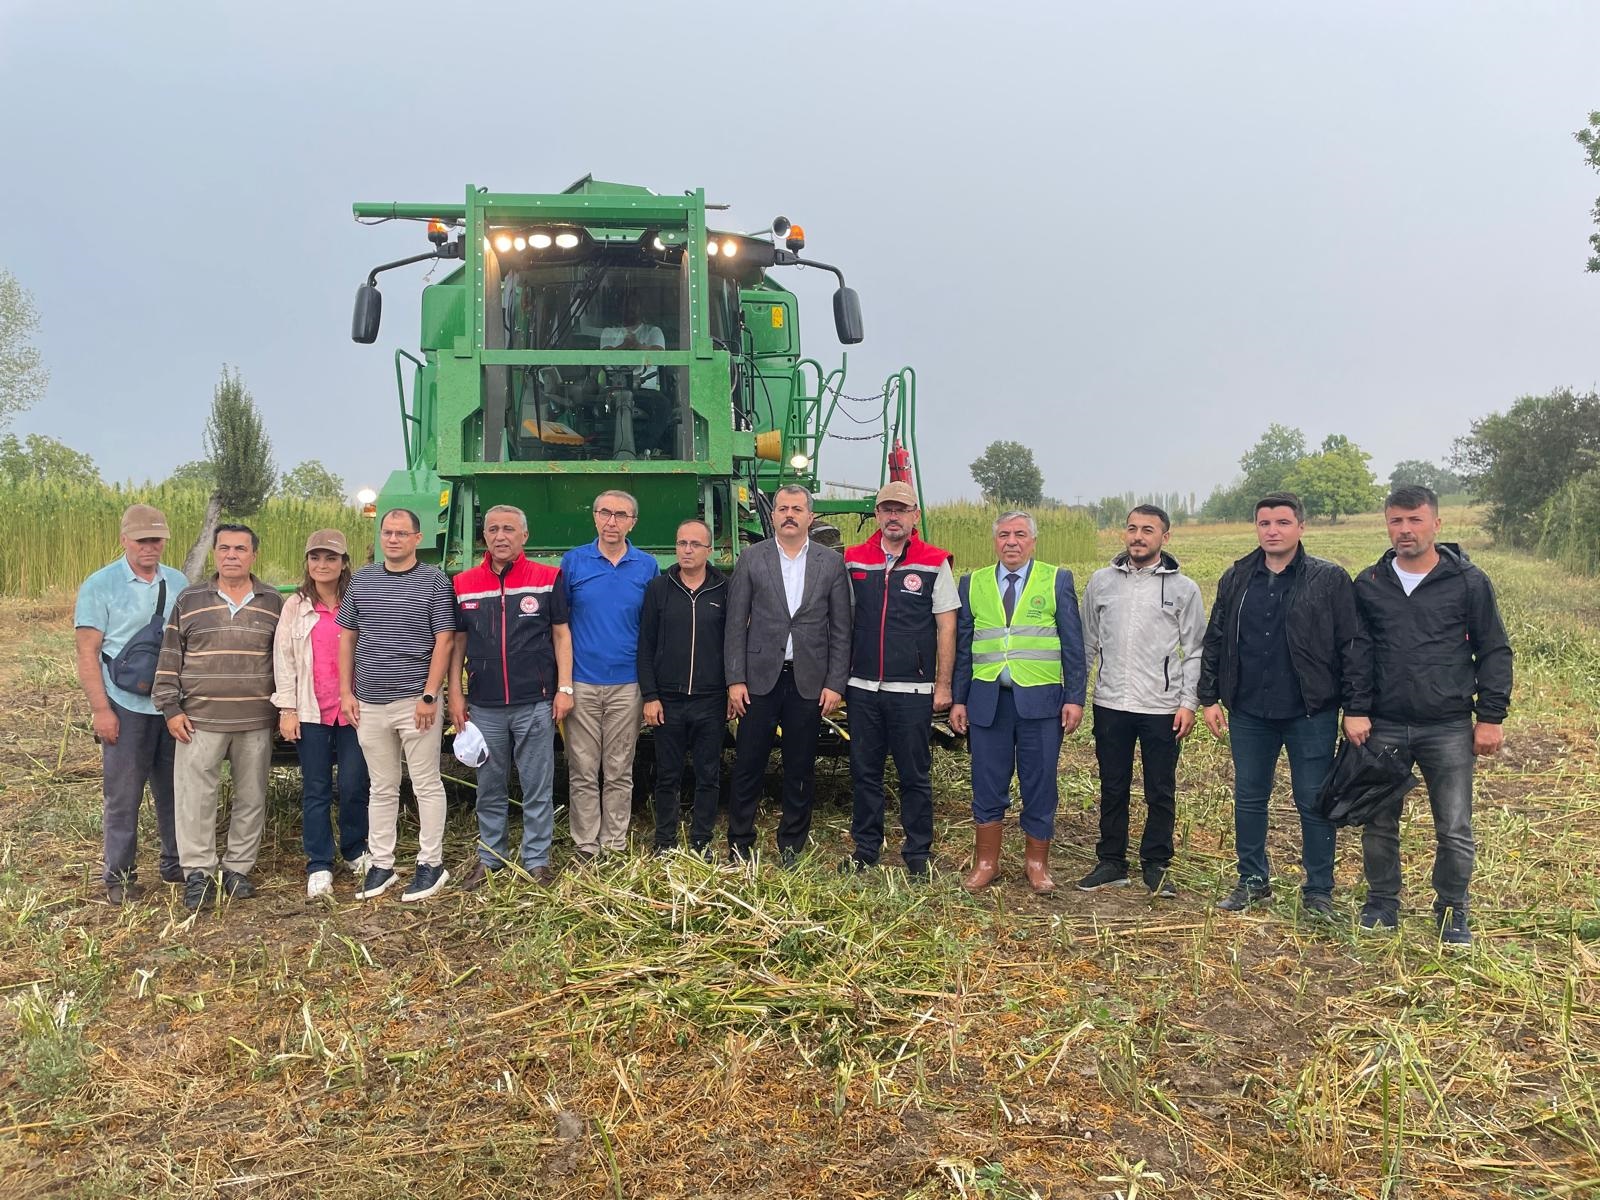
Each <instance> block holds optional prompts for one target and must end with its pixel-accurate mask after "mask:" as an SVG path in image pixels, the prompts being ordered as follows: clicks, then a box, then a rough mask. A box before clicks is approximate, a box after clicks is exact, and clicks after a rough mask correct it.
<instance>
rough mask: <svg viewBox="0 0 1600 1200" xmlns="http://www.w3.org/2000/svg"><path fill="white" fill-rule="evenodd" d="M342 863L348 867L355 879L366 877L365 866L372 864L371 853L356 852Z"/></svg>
mask: <svg viewBox="0 0 1600 1200" xmlns="http://www.w3.org/2000/svg"><path fill="white" fill-rule="evenodd" d="M344 865H345V866H347V867H349V868H350V874H352V875H354V876H355V877H356V878H357V879H365V878H366V877H367V868H368V867H370V866H371V865H372V855H371V854H366V853H363V854H358V855H356V857H355V858H352V859H350V860H349V861H348V862H346V863H345V864H344Z"/></svg>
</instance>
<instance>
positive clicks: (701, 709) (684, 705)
mask: <svg viewBox="0 0 1600 1200" xmlns="http://www.w3.org/2000/svg"><path fill="white" fill-rule="evenodd" d="M660 699H661V712H662V716H663V717H664V721H663V723H662V724H660V725H658V726H656V729H655V732H654V734H653V737H654V739H655V744H656V792H655V813H656V837H655V846H656V849H657V850H668V849H671V848H672V847H673V846H676V845H677V844H678V824H679V822H680V820H681V818H680V815H679V812H678V808H679V805H678V796H679V793H680V792H681V791H682V789H683V760H684V755H685V753H687V754H688V756H689V760H690V762H691V763H692V764H693V765H694V808H693V810H692V814H691V816H690V819H689V844H690V845H691V846H693V847H694V848H695V849H696V850H701V849H704V848H705V846H706V845H707V844H708V843H709V842H710V841H711V834H712V832H713V831H714V830H715V829H716V826H717V801H718V799H719V798H720V794H721V790H722V740H723V738H724V736H725V735H726V734H727V731H728V697H727V693H725V692H720V691H719V692H714V693H712V694H710V695H706V696H685V695H680V694H677V693H671V692H663V693H662V694H661V698H660Z"/></svg>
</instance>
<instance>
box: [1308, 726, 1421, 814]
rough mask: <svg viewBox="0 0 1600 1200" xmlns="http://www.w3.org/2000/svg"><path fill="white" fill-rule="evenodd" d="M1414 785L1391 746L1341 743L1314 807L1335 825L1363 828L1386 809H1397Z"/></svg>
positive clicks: (1412, 778)
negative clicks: (1360, 826) (1362, 826)
mask: <svg viewBox="0 0 1600 1200" xmlns="http://www.w3.org/2000/svg"><path fill="white" fill-rule="evenodd" d="M1416 786H1417V777H1416V776H1415V775H1413V774H1412V773H1411V768H1410V767H1408V766H1407V765H1406V764H1405V763H1403V762H1401V761H1400V752H1399V751H1398V750H1396V749H1395V748H1394V747H1392V746H1388V747H1382V748H1380V747H1377V746H1374V745H1373V744H1372V743H1371V742H1370V741H1366V742H1362V743H1361V745H1359V746H1357V745H1356V744H1355V743H1353V742H1340V743H1339V753H1338V754H1337V755H1336V756H1335V758H1334V760H1333V770H1332V771H1330V772H1328V781H1327V782H1326V783H1324V784H1323V785H1322V791H1320V792H1319V793H1317V807H1318V808H1319V809H1320V810H1321V811H1322V815H1323V817H1324V819H1326V820H1327V821H1329V822H1331V823H1332V824H1334V825H1365V824H1366V823H1367V822H1368V821H1370V820H1372V818H1373V817H1374V816H1376V815H1377V814H1378V813H1379V812H1382V811H1383V810H1384V809H1385V808H1389V807H1391V806H1392V807H1396V808H1398V807H1399V805H1400V803H1401V801H1403V800H1404V799H1405V796H1406V793H1407V792H1409V791H1410V790H1411V789H1412V788H1414V787H1416Z"/></svg>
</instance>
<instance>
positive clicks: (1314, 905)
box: [1300, 892, 1339, 921]
mask: <svg viewBox="0 0 1600 1200" xmlns="http://www.w3.org/2000/svg"><path fill="white" fill-rule="evenodd" d="M1300 909H1301V911H1302V912H1304V913H1305V914H1306V916H1308V917H1311V918H1312V919H1313V920H1317V921H1337V920H1338V919H1339V910H1338V909H1336V908H1334V906H1333V897H1332V896H1324V895H1323V894H1322V893H1321V892H1313V893H1312V894H1311V895H1309V896H1301V897H1300Z"/></svg>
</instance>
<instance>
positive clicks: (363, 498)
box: [356, 487, 378, 504]
mask: <svg viewBox="0 0 1600 1200" xmlns="http://www.w3.org/2000/svg"><path fill="white" fill-rule="evenodd" d="M356 500H357V502H358V503H361V504H376V503H377V502H378V493H377V492H375V491H373V490H372V489H371V488H369V487H364V488H362V489H361V490H360V491H359V492H357V493H356Z"/></svg>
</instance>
